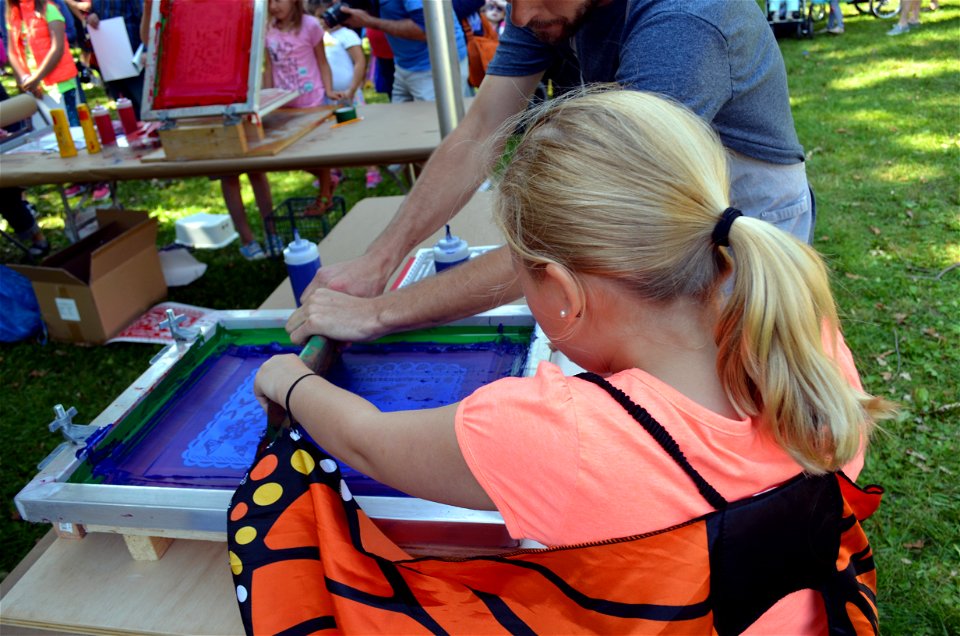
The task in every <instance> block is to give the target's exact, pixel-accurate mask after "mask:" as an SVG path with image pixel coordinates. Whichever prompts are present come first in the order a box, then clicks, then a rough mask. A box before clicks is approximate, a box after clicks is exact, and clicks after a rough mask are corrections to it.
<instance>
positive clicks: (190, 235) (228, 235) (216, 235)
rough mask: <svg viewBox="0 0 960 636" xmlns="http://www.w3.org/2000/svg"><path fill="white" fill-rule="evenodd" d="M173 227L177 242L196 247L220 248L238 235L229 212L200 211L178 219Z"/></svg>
mask: <svg viewBox="0 0 960 636" xmlns="http://www.w3.org/2000/svg"><path fill="white" fill-rule="evenodd" d="M174 227H175V229H176V233H177V243H179V244H180V245H186V246H187V247H193V248H196V249H211V250H215V249H220V248H221V247H226V246H227V245H229V244H230V243H232V242H233V241H234V240H235V239H236V238H237V236H238V234H237V230H236V229H234V227H233V221H231V220H230V215H229V214H207V213H206V212H200V213H199V214H193V215H191V216H187V217H184V218H182V219H180V220H178V221H177V222H176V223H175V224H174Z"/></svg>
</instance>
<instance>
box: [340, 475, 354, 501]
mask: <svg viewBox="0 0 960 636" xmlns="http://www.w3.org/2000/svg"><path fill="white" fill-rule="evenodd" d="M340 496H341V497H342V498H343V500H344V501H350V500H351V499H353V493H351V492H350V489H349V488H347V482H345V481H343V480H342V479H341V480H340Z"/></svg>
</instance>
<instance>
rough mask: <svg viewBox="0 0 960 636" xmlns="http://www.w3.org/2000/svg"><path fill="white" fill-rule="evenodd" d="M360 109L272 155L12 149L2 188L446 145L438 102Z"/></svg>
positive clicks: (355, 157)
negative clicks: (349, 119) (354, 117)
mask: <svg viewBox="0 0 960 636" xmlns="http://www.w3.org/2000/svg"><path fill="white" fill-rule="evenodd" d="M470 101H471V100H467V102H468V103H469V102H470ZM357 114H358V116H359V117H362V118H363V119H362V121H358V122H356V123H351V124H349V125H346V126H336V127H335V125H336V122H335V121H334V120H327V121H325V122H323V123H322V124H320V125H319V126H318V127H317V128H316V129H315V130H313V131H312V132H310V133H307V134H306V135H305V136H304V137H303V138H301V139H299V140H298V141H296V142H295V143H293V144H292V145H290V146H289V147H287V148H284V149H283V150H281V151H280V152H278V153H277V154H275V155H272V156H263V157H241V158H236V159H215V160H203V161H159V162H154V161H141V157H142V156H147V155H150V154H151V153H153V152H154V150H153V149H151V150H149V151H145V152H140V153H139V155H138V154H135V153H134V151H132V150H129V149H123V150H122V151H121V152H120V153H119V157H114V158H108V157H106V156H104V154H103V153H99V154H96V155H88V154H87V153H86V151H84V150H82V149H81V150H80V151H79V153H78V155H77V156H76V157H71V158H69V159H64V158H62V157H60V155H59V154H58V153H57V152H49V153H13V154H11V153H7V154H4V155H2V156H0V187H10V186H31V185H43V184H54V183H70V182H87V181H109V180H124V179H151V178H176V177H196V176H207V175H225V174H240V173H242V172H249V171H275V170H305V169H310V168H320V167H344V166H363V165H370V164H380V165H382V164H392V163H409V162H413V161H424V160H426V159H427V158H428V157H429V156H430V154H431V153H432V152H433V150H434V149H435V148H436V147H437V145H438V144H439V143H440V125H439V123H438V120H437V109H436V104H435V103H434V102H406V103H402V104H366V105H361V106H358V107H357ZM322 116H323V115H322V114H321V115H318V117H319V118H322Z"/></svg>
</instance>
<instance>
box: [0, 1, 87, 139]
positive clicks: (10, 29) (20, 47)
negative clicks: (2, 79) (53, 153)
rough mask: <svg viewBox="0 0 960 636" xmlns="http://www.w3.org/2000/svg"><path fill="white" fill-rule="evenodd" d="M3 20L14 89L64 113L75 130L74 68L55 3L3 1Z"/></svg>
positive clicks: (75, 80) (60, 15)
mask: <svg viewBox="0 0 960 636" xmlns="http://www.w3.org/2000/svg"><path fill="white" fill-rule="evenodd" d="M6 20H7V33H8V34H9V38H10V64H11V66H13V70H14V73H15V74H16V78H17V86H19V87H20V88H21V89H22V90H23V91H24V92H26V93H32V94H33V95H34V96H35V97H36V98H38V99H44V100H46V101H48V102H50V103H49V104H48V105H50V106H51V107H53V108H62V109H64V110H65V111H66V113H67V119H68V120H69V121H70V125H71V126H79V125H80V117H79V116H78V115H77V101H78V99H80V96H79V90H78V85H77V66H76V64H74V62H73V56H72V55H71V54H70V44H69V43H68V42H67V32H66V22H65V20H64V17H63V14H62V13H60V9H58V8H57V5H56V3H55V2H52V1H48V0H7V11H6ZM44 88H45V89H46V90H44Z"/></svg>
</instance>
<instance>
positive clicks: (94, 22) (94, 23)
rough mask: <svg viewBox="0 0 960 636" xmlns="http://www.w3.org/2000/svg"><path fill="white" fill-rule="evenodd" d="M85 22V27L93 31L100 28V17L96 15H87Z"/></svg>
mask: <svg viewBox="0 0 960 636" xmlns="http://www.w3.org/2000/svg"><path fill="white" fill-rule="evenodd" d="M85 22H86V23H87V26H88V27H90V28H91V29H93V30H94V31H96V30H97V29H98V28H100V16H98V15H97V14H96V13H88V14H87V19H86V20H85Z"/></svg>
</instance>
